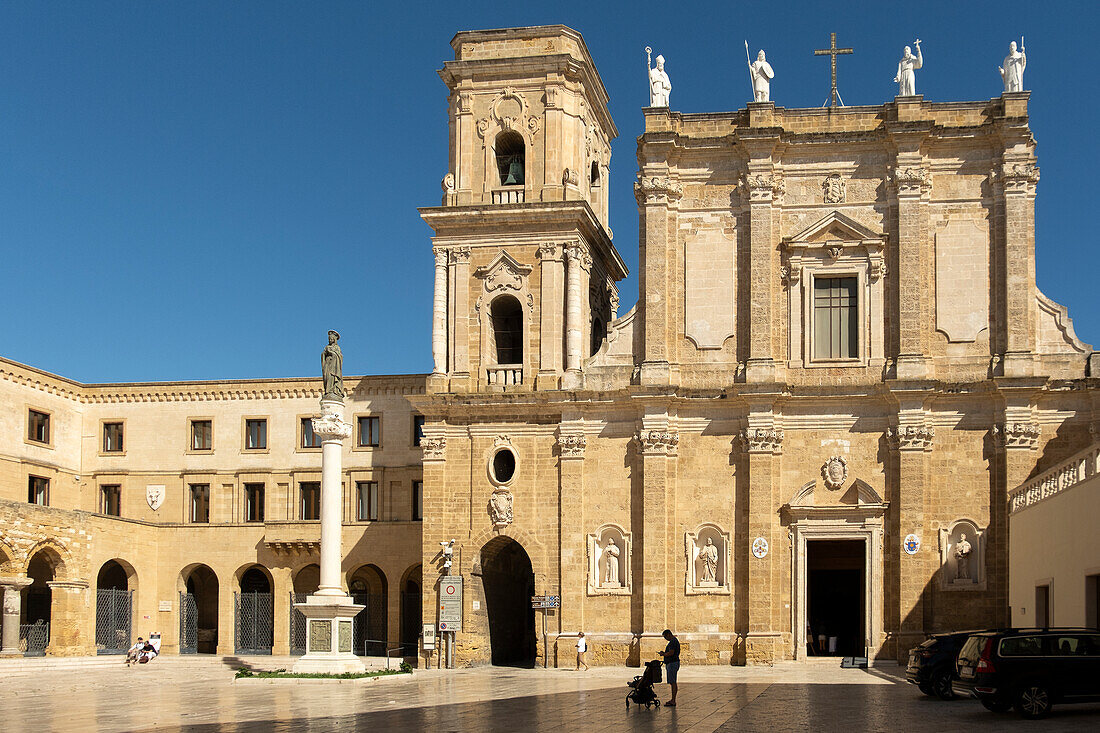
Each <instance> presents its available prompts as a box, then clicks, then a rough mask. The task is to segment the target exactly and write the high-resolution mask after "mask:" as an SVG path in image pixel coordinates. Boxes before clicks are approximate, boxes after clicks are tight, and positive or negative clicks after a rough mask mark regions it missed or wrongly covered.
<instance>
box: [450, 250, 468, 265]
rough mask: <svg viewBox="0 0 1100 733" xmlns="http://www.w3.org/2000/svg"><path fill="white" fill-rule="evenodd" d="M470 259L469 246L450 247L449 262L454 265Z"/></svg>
mask: <svg viewBox="0 0 1100 733" xmlns="http://www.w3.org/2000/svg"><path fill="white" fill-rule="evenodd" d="M469 261H470V248H469V247H452V248H451V262H453V263H454V264H456V265H460V264H464V263H467V262H469Z"/></svg>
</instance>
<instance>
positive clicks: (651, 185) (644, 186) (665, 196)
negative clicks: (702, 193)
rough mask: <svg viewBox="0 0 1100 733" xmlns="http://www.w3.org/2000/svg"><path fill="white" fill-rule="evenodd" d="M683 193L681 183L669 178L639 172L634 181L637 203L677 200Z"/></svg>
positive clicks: (660, 202) (661, 202)
mask: <svg viewBox="0 0 1100 733" xmlns="http://www.w3.org/2000/svg"><path fill="white" fill-rule="evenodd" d="M683 195H684V186H683V184H682V183H680V182H679V181H674V180H672V179H671V178H666V177H662V176H642V175H641V174H639V175H638V180H637V181H635V182H634V198H635V199H637V200H638V203H639V204H663V203H672V202H673V201H679V200H680V199H681V198H683Z"/></svg>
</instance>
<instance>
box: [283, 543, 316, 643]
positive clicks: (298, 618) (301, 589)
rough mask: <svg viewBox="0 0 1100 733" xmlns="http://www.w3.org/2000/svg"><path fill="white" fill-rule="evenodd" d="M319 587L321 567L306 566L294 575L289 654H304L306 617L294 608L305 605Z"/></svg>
mask: <svg viewBox="0 0 1100 733" xmlns="http://www.w3.org/2000/svg"><path fill="white" fill-rule="evenodd" d="M320 585H321V567H320V566H319V565H318V564H317V563H312V564H310V565H306V566H305V567H304V568H302V569H301V570H299V571H298V572H297V573H295V574H294V589H293V590H292V591H291V592H290V653H291V654H305V653H306V616H305V614H304V613H302V612H301V611H299V610H298V609H297V608H295V607H294V604H295V603H305V602H306V598H308V597H309V594H310V593H316V592H317V588H319V587H320Z"/></svg>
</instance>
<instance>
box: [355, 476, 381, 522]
mask: <svg viewBox="0 0 1100 733" xmlns="http://www.w3.org/2000/svg"><path fill="white" fill-rule="evenodd" d="M355 487H356V489H357V491H358V493H359V511H358V513H357V514H358V516H357V517H356V519H357V520H358V521H360V522H376V521H378V482H377V481H356V482H355Z"/></svg>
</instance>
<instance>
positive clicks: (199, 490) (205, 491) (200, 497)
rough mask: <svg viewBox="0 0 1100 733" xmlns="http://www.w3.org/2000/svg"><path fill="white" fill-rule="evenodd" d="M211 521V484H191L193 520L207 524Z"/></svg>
mask: <svg viewBox="0 0 1100 733" xmlns="http://www.w3.org/2000/svg"><path fill="white" fill-rule="evenodd" d="M209 521H210V484H191V522H192V523H194V524H207V523H208V522H209Z"/></svg>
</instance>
